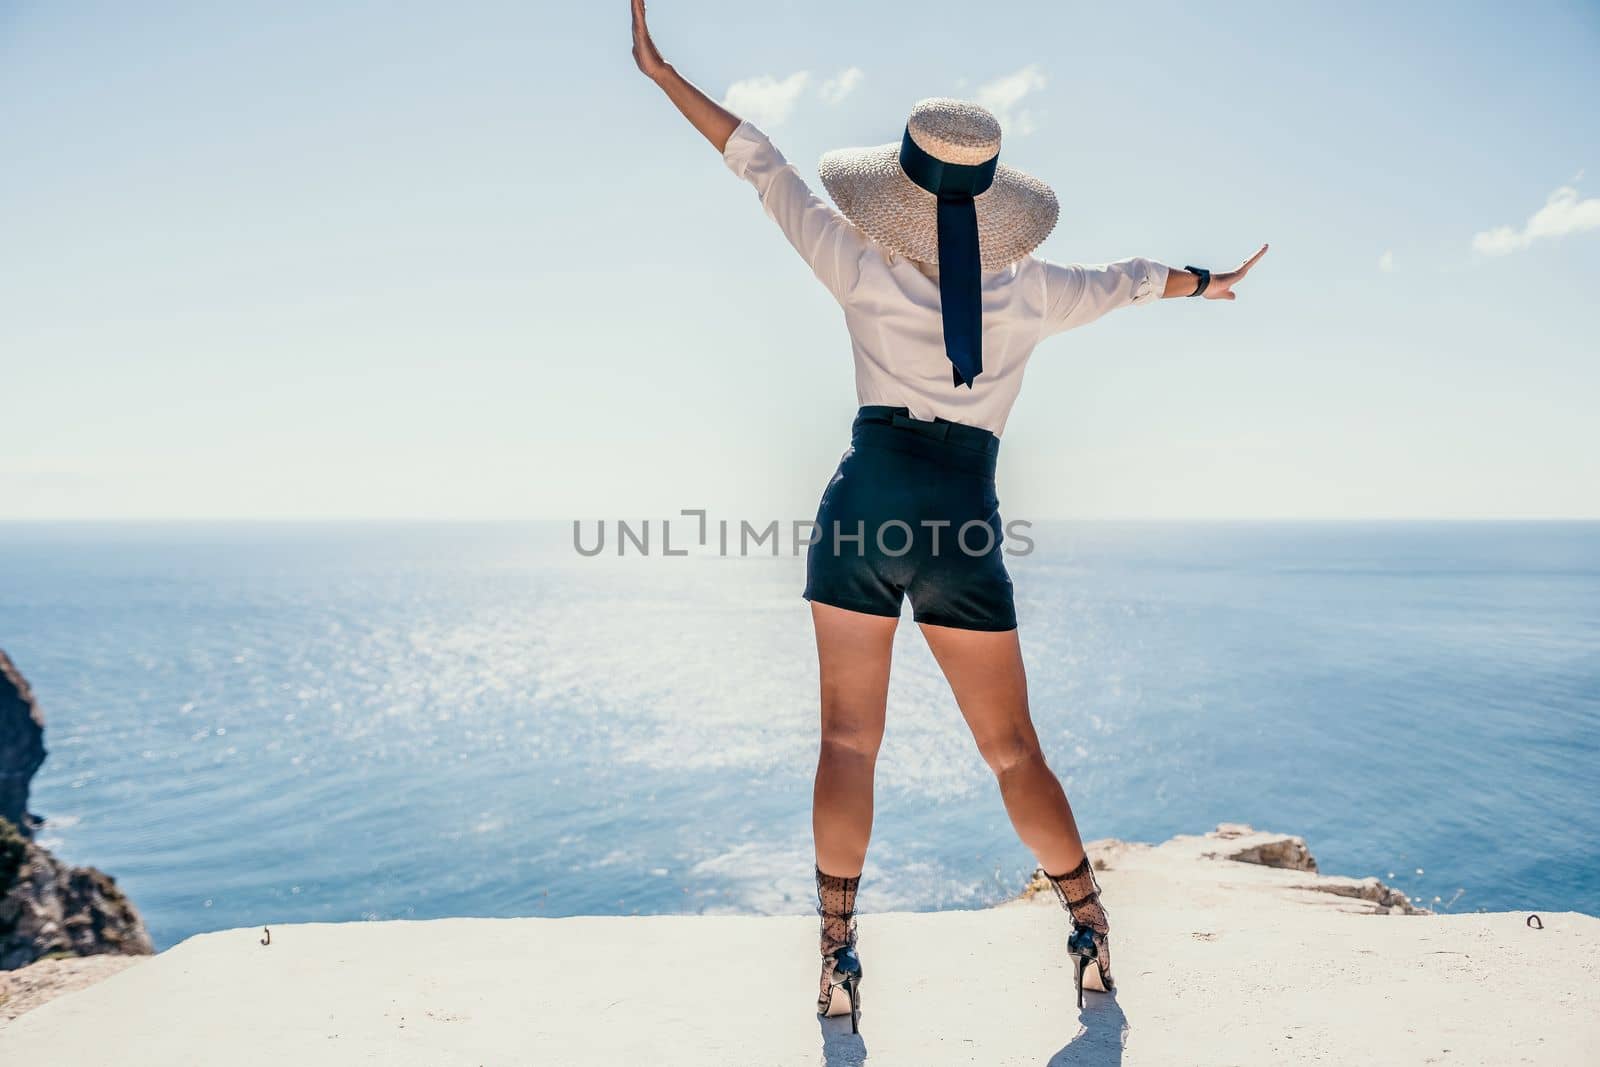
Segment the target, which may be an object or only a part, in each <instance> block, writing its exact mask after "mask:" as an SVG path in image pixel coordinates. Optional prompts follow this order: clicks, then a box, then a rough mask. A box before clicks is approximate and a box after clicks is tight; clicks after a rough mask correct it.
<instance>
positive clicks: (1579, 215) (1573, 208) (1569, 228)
mask: <svg viewBox="0 0 1600 1067" xmlns="http://www.w3.org/2000/svg"><path fill="white" fill-rule="evenodd" d="M1594 229H1600V197H1590V198H1589V199H1588V200H1579V199H1578V190H1577V189H1576V188H1574V187H1573V186H1570V185H1563V186H1562V187H1561V188H1559V189H1557V190H1556V191H1555V192H1553V193H1551V194H1550V198H1549V199H1548V200H1546V201H1545V205H1544V207H1542V208H1540V209H1539V210H1538V211H1536V212H1534V213H1533V216H1532V217H1531V218H1530V219H1528V221H1527V223H1526V224H1525V225H1523V226H1522V227H1521V228H1520V229H1519V228H1517V227H1515V226H1496V227H1495V228H1494V229H1492V230H1484V231H1483V232H1482V233H1478V234H1474V235H1473V238H1472V247H1473V250H1474V251H1477V252H1482V253H1483V254H1484V255H1486V256H1504V255H1507V254H1509V253H1511V252H1517V251H1520V250H1522V249H1524V248H1527V247H1528V246H1529V245H1531V244H1533V242H1535V241H1537V240H1539V239H1541V238H1545V237H1565V236H1567V235H1568V234H1571V233H1579V232H1582V231H1583V230H1594Z"/></svg>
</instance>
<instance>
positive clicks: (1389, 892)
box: [1296, 875, 1433, 915]
mask: <svg viewBox="0 0 1600 1067" xmlns="http://www.w3.org/2000/svg"><path fill="white" fill-rule="evenodd" d="M1296 888H1299V889H1311V890H1315V891H1316V892H1318V893H1332V894H1333V895H1334V896H1336V897H1349V898H1351V899H1352V900H1365V901H1367V902H1368V903H1369V904H1372V905H1373V908H1372V910H1373V912H1374V913H1375V914H1389V915H1432V914H1433V912H1432V911H1429V910H1428V909H1427V908H1420V907H1418V906H1417V905H1415V904H1413V903H1411V898H1410V897H1408V896H1406V895H1405V894H1404V893H1402V892H1400V890H1398V889H1395V888H1394V887H1392V886H1387V885H1384V884H1383V883H1382V882H1380V881H1378V880H1377V879H1376V878H1336V877H1330V876H1326V875H1325V876H1323V877H1321V878H1318V879H1317V880H1316V881H1315V882H1312V883H1310V884H1308V885H1302V886H1297V887H1296Z"/></svg>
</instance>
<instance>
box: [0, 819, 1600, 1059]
mask: <svg viewBox="0 0 1600 1067" xmlns="http://www.w3.org/2000/svg"><path fill="white" fill-rule="evenodd" d="M1198 840H1201V839H1194V838H1189V839H1179V841H1176V842H1172V843H1169V845H1166V846H1161V847H1160V848H1154V849H1150V848H1144V849H1139V848H1133V849H1126V850H1125V851H1123V852H1120V853H1116V854H1114V855H1112V857H1111V861H1112V864H1113V869H1112V870H1110V871H1107V872H1105V873H1104V874H1103V876H1102V879H1101V880H1102V883H1103V884H1104V886H1105V889H1106V892H1107V901H1108V904H1109V906H1110V908H1111V915H1112V920H1113V923H1114V926H1115V930H1116V940H1115V941H1114V947H1115V949H1116V957H1115V962H1116V967H1117V977H1118V979H1119V983H1120V988H1119V991H1118V992H1117V993H1116V994H1115V995H1095V994H1090V996H1089V1004H1088V1007H1087V1008H1086V1010H1084V1011H1083V1012H1082V1013H1081V1014H1080V1013H1079V1012H1078V1010H1077V1009H1076V1007H1075V1005H1074V1004H1073V1000H1072V982H1071V975H1070V972H1069V970H1068V966H1067V959H1066V956H1065V954H1064V953H1063V951H1062V946H1063V943H1064V940H1065V936H1066V930H1067V922H1066V917H1065V916H1064V915H1063V914H1062V912H1061V911H1060V909H1059V907H1058V906H1056V905H1055V903H1054V902H1053V901H1051V900H1045V899H1038V900H1035V901H1032V902H1019V903H1016V904H1011V905H1006V906H1003V907H999V908H995V909H991V910H987V911H970V912H943V913H937V914H887V915H865V916H863V917H862V919H861V923H860V926H861V954H862V958H863V962H864V966H865V970H866V979H865V981H864V983H863V997H862V1000H863V1017H862V1022H861V1028H862V1033H861V1035H860V1036H859V1037H854V1036H852V1035H851V1034H850V1033H849V1020H848V1019H844V1018H841V1019H829V1020H824V1021H819V1020H818V1019H817V1018H816V1016H815V1015H814V1014H813V1011H812V997H813V995H814V994H813V990H814V989H815V982H816V974H817V963H816V941H815V937H816V920H815V918H814V917H811V916H795V917H784V918H732V917H716V918H696V917H650V918H573V919H502V920H496V919H447V920H438V921H433V922H386V923H366V924H346V925H304V926H286V927H275V928H274V929H273V931H272V944H271V945H270V946H263V945H261V943H260V938H261V931H260V930H259V929H254V930H237V931H228V932H224V933H215V934H205V935H202V936H199V937H195V938H191V939H190V940H188V941H185V942H184V943H183V944H181V945H179V946H177V947H176V948H174V949H172V950H170V951H168V952H165V953H163V954H161V955H160V956H159V957H157V958H155V959H154V960H152V961H150V962H148V963H145V964H142V965H140V966H138V967H135V968H132V969H131V970H128V971H126V972H123V973H121V974H118V975H116V976H115V977H112V978H110V979H108V980H106V981H105V982H103V983H101V984H99V985H96V986H94V987H92V988H89V989H86V990H82V991H79V992H76V993H71V994H68V995H67V996H65V997H63V998H61V999H59V1000H56V1001H53V1002H51V1003H49V1004H46V1005H44V1006H42V1007H40V1008H38V1009H36V1010H34V1011H32V1012H30V1013H28V1014H26V1015H24V1016H22V1017H21V1018H19V1019H17V1020H16V1021H15V1022H13V1023H11V1024H10V1025H9V1026H7V1027H5V1028H4V1029H0V1063H3V1064H6V1065H11V1064H19V1065H20V1064H29V1065H45V1064H49V1065H51V1067H76V1065H102V1064H103V1065H107V1067H110V1065H117V1067H139V1065H152V1067H155V1065H160V1067H181V1065H189V1064H194V1065H200V1064H205V1065H230V1067H232V1065H238V1067H247V1065H254V1064H273V1065H285V1064H292V1065H297V1067H298V1065H320V1064H329V1065H333V1064H339V1065H342V1064H384V1065H386V1067H398V1065H410V1064H416V1065H424V1064H425V1065H429V1067H445V1065H475V1067H476V1065H507V1064H538V1065H573V1067H579V1065H582V1067H588V1065H596V1067H599V1065H604V1067H616V1065H625V1064H641V1065H650V1067H678V1065H685V1067H687V1065H697V1067H698V1065H723V1064H727V1065H738V1067H763V1065H773V1067H778V1065H782V1067H790V1065H806V1067H816V1065H834V1067H843V1065H870V1067H937V1065H943V1064H974V1065H981V1067H1009V1065H1013V1064H1028V1065H1032V1067H1045V1065H1051V1067H1061V1065H1066V1064H1161V1065H1164V1067H1172V1065H1203V1064H1273V1065H1279V1064H1309V1063H1336V1064H1349V1065H1351V1067H1369V1065H1375V1064H1426V1063H1445V1064H1495V1065H1504V1064H1519V1063H1531V1064H1560V1065H1569V1064H1573V1065H1581V1064H1596V1063H1600V992H1597V991H1600V951H1597V950H1600V920H1597V919H1594V918H1592V917H1588V916H1583V915H1573V914H1565V915H1558V914H1552V915H1545V916H1543V920H1544V924H1545V929H1543V930H1532V929H1529V928H1528V927H1527V926H1526V925H1525V923H1524V918H1525V917H1524V916H1523V915H1520V914H1493V915H1462V916H1438V917H1435V916H1399V915H1373V914H1360V913H1359V909H1360V907H1361V906H1360V905H1359V904H1357V903H1356V902H1353V901H1350V900H1348V899H1345V898H1341V897H1337V896H1331V895H1329V894H1327V893H1323V892H1311V891H1306V890H1303V889H1297V888H1295V886H1297V885H1306V884H1310V883H1314V882H1316V881H1317V876H1315V875H1310V874H1304V873H1300V872H1292V871H1283V870H1272V869H1267V868H1262V867H1256V866H1251V865H1247V864H1243V863H1235V862H1231V861H1227V860H1220V859H1216V858H1206V857H1205V856H1204V855H1203V854H1202V853H1203V849H1200V848H1197V847H1195V846H1194V845H1193V842H1195V841H1198ZM1184 841H1187V842H1190V843H1191V844H1190V845H1188V846H1184V845H1182V844H1181V842H1184Z"/></svg>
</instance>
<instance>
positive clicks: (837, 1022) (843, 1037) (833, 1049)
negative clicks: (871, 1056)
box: [817, 1015, 867, 1067]
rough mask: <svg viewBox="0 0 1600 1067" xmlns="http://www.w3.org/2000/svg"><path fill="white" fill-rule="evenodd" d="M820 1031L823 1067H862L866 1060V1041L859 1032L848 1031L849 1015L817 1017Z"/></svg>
mask: <svg viewBox="0 0 1600 1067" xmlns="http://www.w3.org/2000/svg"><path fill="white" fill-rule="evenodd" d="M817 1028H818V1029H820V1030H821V1031H822V1063H823V1067H862V1064H864V1063H866V1062H867V1042H866V1040H865V1038H863V1037H862V1035H861V1034H852V1033H851V1032H850V1017H849V1016H848V1015H836V1016H834V1017H833V1018H823V1017H821V1016H819V1017H818V1018H817Z"/></svg>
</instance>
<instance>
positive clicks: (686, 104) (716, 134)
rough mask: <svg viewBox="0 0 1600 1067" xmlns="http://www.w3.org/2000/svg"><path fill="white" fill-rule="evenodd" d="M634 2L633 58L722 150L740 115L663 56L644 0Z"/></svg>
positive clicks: (648, 76)
mask: <svg viewBox="0 0 1600 1067" xmlns="http://www.w3.org/2000/svg"><path fill="white" fill-rule="evenodd" d="M632 3H633V61H634V62H635V63H637V64H639V70H640V71H641V72H642V73H643V74H644V76H645V77H647V78H649V79H650V80H651V81H653V82H655V83H656V84H657V85H659V86H660V87H661V91H662V92H664V93H666V94H667V99H669V100H671V101H672V102H673V104H675V105H676V106H677V108H678V110H679V111H681V112H683V117H684V118H686V119H688V120H689V122H690V123H691V124H692V125H693V126H694V128H695V129H697V130H699V131H700V133H701V134H702V135H704V137H705V139H706V140H708V141H710V142H711V145H712V147H713V148H715V149H716V150H717V151H718V152H724V151H726V150H727V147H728V138H729V137H732V136H733V131H734V130H736V129H738V128H739V116H738V115H735V114H734V113H733V112H731V111H729V110H728V109H727V108H725V107H723V106H722V105H721V104H719V103H717V102H716V101H715V100H713V99H711V98H710V97H709V96H707V95H706V94H705V93H703V92H701V91H700V90H699V88H697V87H696V86H695V85H694V83H693V82H691V81H689V80H688V79H687V78H685V77H684V76H683V75H681V74H679V73H678V72H677V70H676V69H675V68H674V67H673V66H672V64H671V63H668V62H667V61H666V60H664V59H662V58H661V53H660V51H658V50H657V49H656V43H655V42H654V41H652V40H651V39H650V26H649V24H648V23H647V22H646V21H645V14H644V0H632Z"/></svg>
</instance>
